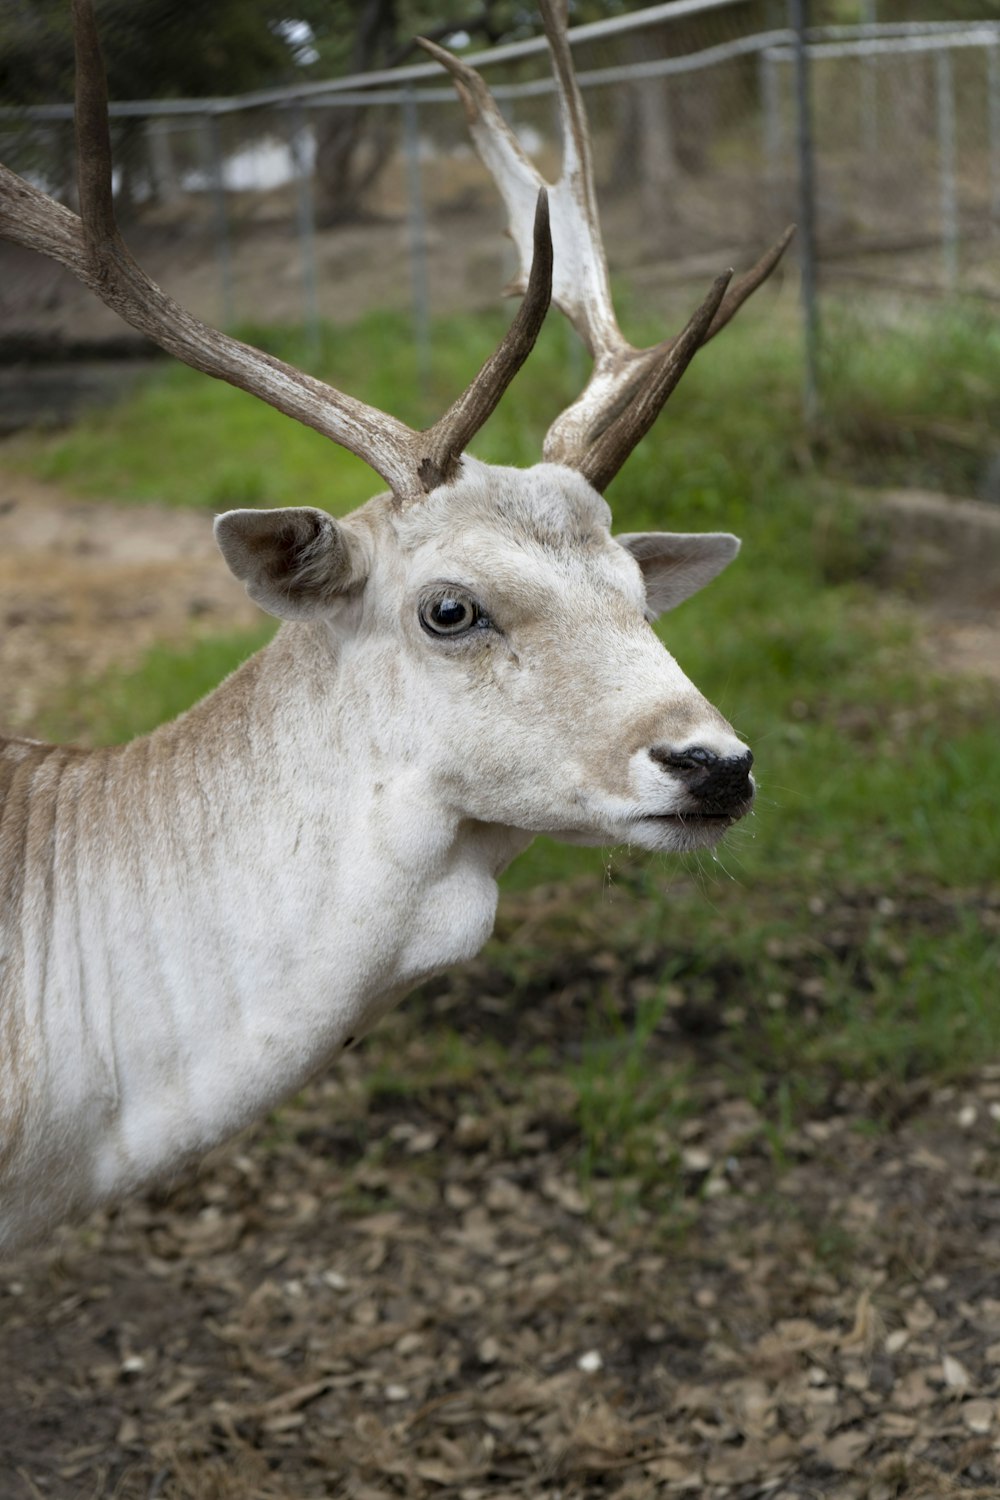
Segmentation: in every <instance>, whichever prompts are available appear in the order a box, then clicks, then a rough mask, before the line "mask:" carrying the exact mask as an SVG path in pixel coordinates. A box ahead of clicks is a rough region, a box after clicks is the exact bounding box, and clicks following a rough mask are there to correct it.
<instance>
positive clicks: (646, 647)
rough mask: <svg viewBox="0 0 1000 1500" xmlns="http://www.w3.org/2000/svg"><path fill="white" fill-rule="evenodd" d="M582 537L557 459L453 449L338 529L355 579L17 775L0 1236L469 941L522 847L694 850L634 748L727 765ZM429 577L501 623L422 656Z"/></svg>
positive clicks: (725, 745)
mask: <svg viewBox="0 0 1000 1500" xmlns="http://www.w3.org/2000/svg"><path fill="white" fill-rule="evenodd" d="M608 522H609V516H608V512H607V507H606V506H605V505H604V502H603V501H602V500H601V499H600V498H599V497H598V496H597V495H596V494H595V493H594V491H593V490H591V489H590V487H589V486H588V485H587V484H586V483H585V481H584V480H582V479H581V478H580V477H579V475H577V474H574V473H572V472H570V471H568V470H566V469H563V468H561V467H559V466H554V465H544V464H543V465H539V466H538V467H536V468H534V469H531V470H528V471H525V472H520V471H516V470H510V469H487V468H486V467H485V466H484V465H481V464H478V463H476V462H475V461H473V460H471V459H465V460H464V461H463V466H462V473H461V476H460V477H459V479H458V481H457V482H456V483H455V484H453V485H451V486H449V487H447V488H442V489H440V490H437V491H435V492H434V494H432V495H431V496H430V497H429V498H428V500H427V502H426V503H425V504H424V505H422V506H418V507H415V508H413V509H411V510H409V511H406V512H403V513H400V512H398V511H397V510H396V509H395V508H394V507H393V505H392V504H391V502H390V500H389V498H388V497H379V498H378V499H376V500H374V501H371V502H370V503H369V504H368V505H367V506H365V507H364V508H363V509H362V510H361V511H359V512H357V513H356V514H355V515H354V516H353V517H351V518H349V519H348V520H347V521H346V522H343V523H339V524H340V526H341V528H342V530H343V532H344V534H345V536H347V537H348V538H349V543H350V547H349V550H350V554H351V558H352V567H354V568H355V572H356V571H357V569H358V568H360V567H361V566H362V563H361V562H359V561H358V560H359V559H361V560H362V561H363V564H364V566H365V567H366V568H367V577H366V579H365V581H364V582H363V585H361V586H358V584H357V579H356V577H353V576H352V580H351V585H350V587H347V586H346V585H345V592H344V593H343V595H342V596H338V597H336V598H334V599H333V600H332V602H328V603H326V604H325V605H324V608H323V609H322V610H320V611H319V612H318V613H317V614H316V616H315V617H314V618H311V619H308V620H299V619H297V620H296V621H294V622H293V623H290V624H286V625H285V627H284V628H283V629H282V630H281V631H280V632H279V634H278V636H277V637H276V639H275V641H274V642H273V643H272V645H271V646H269V647H268V648H267V649H266V650H265V651H264V652H263V653H261V654H260V655H259V656H258V657H257V658H255V659H254V661H253V662H251V663H250V664H249V665H248V666H247V667H246V668H244V669H242V670H241V672H240V673H237V674H236V675H235V676H234V677H233V678H231V679H229V681H228V682H227V683H225V684H223V686H222V687H221V688H220V689H218V690H217V691H216V693H214V694H213V695H211V696H210V697H209V698H208V699H206V700H205V701H204V702H203V703H202V704H200V705H199V706H198V707H196V708H195V709H193V710H192V711H191V712H190V713H189V714H187V715H185V716H183V717H182V718H181V719H179V720H178V721H176V722H175V723H173V724H169V725H166V726H164V727H163V728H162V729H160V730H158V731H157V732H156V734H154V735H153V736H151V737H149V738H147V739H144V740H139V741H136V742H134V743H133V744H131V745H129V746H126V747H124V748H123V749H120V750H115V751H110V752H95V753H94V754H93V755H92V756H89V757H87V756H84V757H76V758H70V759H67V758H66V756H65V753H64V752H62V751H58V750H57V751H55V752H54V753H53V755H52V757H51V758H50V760H47V761H45V762H44V763H42V764H41V765H40V766H39V768H38V769H37V771H35V772H33V773H32V774H33V779H32V781H31V785H30V797H31V802H30V819H29V821H28V823H27V824H26V829H27V832H26V833H25V836H24V839H23V840H22V844H21V845H18V847H19V848H22V852H23V858H24V861H25V865H24V884H23V889H22V891H21V895H20V898H19V899H18V900H17V901H16V902H15V901H13V900H12V901H11V903H10V904H9V906H8V907H7V908H0V960H2V962H0V985H2V990H0V1042H2V1039H3V1038H4V1037H6V1038H7V1046H6V1050H5V1051H0V1244H4V1245H8V1246H9V1245H11V1244H13V1243H15V1242H17V1241H19V1240H21V1239H24V1238H25V1237H27V1236H29V1235H31V1234H33V1233H37V1232H38V1231H39V1230H40V1229H42V1228H44V1227H45V1226H46V1225H47V1224H50V1223H52V1222H53V1221H55V1220H56V1219H59V1218H62V1217H65V1216H67V1215H69V1214H73V1213H79V1212H82V1211H84V1210H86V1209H88V1208H89V1207H91V1206H92V1205H94V1204H96V1203H98V1202H101V1201H105V1200H108V1199H111V1198H114V1197H118V1196H120V1195H121V1194H123V1193H124V1192H127V1191H129V1190H130V1189H132V1188H135V1187H137V1186H139V1185H140V1184H142V1183H144V1182H147V1181H149V1180H150V1179H152V1178H155V1177H157V1176H162V1175H163V1174H164V1173H166V1172H169V1171H171V1170H174V1169H175V1168H176V1167H177V1166H178V1164H180V1163H182V1162H183V1161H184V1160H186V1159H188V1158H190V1157H192V1156H197V1155H199V1154H200V1153H202V1152H204V1151H205V1150H206V1149H207V1148H208V1147H210V1146H212V1145H214V1144H215V1143H216V1142H218V1141H220V1140H222V1139H224V1138H225V1137H227V1136H228V1135H231V1134H232V1133H233V1132H235V1131H237V1130H239V1129H240V1128H241V1127H242V1126H244V1125H246V1124H247V1123H248V1122H249V1121H251V1120H253V1119H254V1118H255V1117H257V1116H259V1115H261V1114H262V1113H264V1112H265V1111H267V1110H268V1109H270V1108H271V1107H272V1106H274V1105H275V1104H277V1103H278V1102H279V1101H280V1100H281V1099H283V1098H285V1097H286V1096H287V1095H289V1094H290V1093H292V1092H293V1091H294V1090H296V1089H298V1088H299V1087H300V1086H301V1085H302V1084H303V1083H304V1082H305V1081H306V1080H307V1079H308V1078H309V1077H310V1075H311V1074H312V1073H314V1072H315V1071H316V1070H317V1069H318V1068H320V1067H321V1066H322V1065H323V1064H324V1063H326V1062H327V1061H328V1060H329V1059H330V1058H331V1057H332V1056H333V1055H334V1054H336V1052H337V1051H338V1050H339V1049H341V1048H342V1047H343V1046H344V1045H345V1044H346V1043H347V1042H348V1040H349V1039H357V1038H359V1037H361V1036H363V1035H364V1033H365V1032H366V1031H368V1030H369V1029H370V1027H371V1026H372V1025H374V1023H375V1022H376V1021H377V1020H378V1019H379V1017H380V1016H381V1015H382V1014H383V1013H384V1012H385V1011H386V1010H387V1009H388V1008H389V1007H390V1006H391V1005H393V1004H394V1003H395V1002H396V1001H397V1000H398V999H399V998H400V997H401V996H402V995H403V994H404V993H405V992H406V991H407V990H408V989H409V988H411V987H412V986H413V985H414V984H416V983H418V982H419V981H421V980H422V979H424V978H425V977H427V976H428V975H431V974H434V973H436V972H439V971H440V970H442V969H445V968H447V967H448V966H449V965H451V964H454V963H458V962H460V961H461V960H463V959H466V958H468V957H470V956H471V955H473V954H474V953H476V951H477V950H478V949H479V948H480V947H481V945H482V944H483V942H484V941H485V940H486V938H487V937H488V935H489V933H490V931H491V928H492V924H493V918H494V912H495V907H496V900H497V887H496V877H497V875H498V874H499V872H500V871H501V870H503V869H504V867H505V866H506V865H507V864H508V863H509V862H510V860H511V859H512V858H514V856H515V855H516V854H518V853H519V852H520V851H521V850H522V849H524V848H525V847H526V846H527V844H528V843H529V842H530V840H531V838H532V836H533V835H535V834H537V833H540V832H546V833H553V834H556V835H558V836H561V837H564V838H568V839H571V840H573V841H576V842H583V843H591V844H597V845H601V844H608V843H616V842H620V841H626V840H627V841H629V842H631V843H633V844H637V845H639V846H642V847H645V848H649V849H661V850H662V849H671V848H679V847H687V846H691V845H692V844H694V843H697V842H702V843H704V842H707V841H708V839H709V837H710V835H708V834H694V833H691V832H690V831H689V830H688V831H685V829H684V827H683V826H680V827H678V826H677V825H672V824H670V823H663V822H658V821H656V820H657V819H658V818H660V817H662V815H663V814H668V813H672V812H676V811H681V810H683V807H684V805H685V792H684V789H683V787H682V786H681V785H680V783H679V782H678V781H677V780H676V778H674V777H673V776H671V775H669V774H668V773H667V772H665V771H664V770H663V769H662V768H661V767H659V766H658V765H656V764H654V762H653V761H652V760H651V759H650V757H649V756H648V754H647V753H646V752H647V748H648V745H649V744H652V743H659V742H671V741H677V740H678V739H680V740H682V741H683V742H684V743H687V744H691V743H701V744H706V745H709V746H710V747H711V748H714V749H716V750H717V752H718V753H720V754H727V755H735V754H741V753H742V751H743V747H742V745H741V744H740V742H739V741H738V740H736V739H735V737H734V736H733V734H732V731H731V730H730V729H729V728H728V726H727V725H726V724H725V722H724V721H723V720H722V719H721V717H720V716H719V715H718V713H717V712H716V711H715V710H714V709H712V708H710V706H709V705H708V704H707V703H706V702H705V700H704V699H703V698H701V696H700V695H699V694H698V692H697V691H696V689H695V688H694V687H693V686H692V684H691V683H690V682H689V681H688V679H687V678H686V677H685V676H684V674H683V672H682V671H681V669H680V668H679V667H678V665H677V664H676V662H675V661H674V660H673V658H672V657H671V656H670V655H669V654H668V653H667V652H666V651H665V650H664V649H663V647H662V645H661V644H660V642H659V641H658V640H657V638H656V636H655V635H654V634H653V632H652V631H651V629H650V628H649V626H648V625H647V623H646V621H645V619H644V608H645V604H646V599H645V592H644V587H643V579H642V575H641V573H640V570H639V567H638V565H637V564H636V562H635V561H634V559H633V557H632V556H631V555H630V554H629V553H628V552H627V551H626V550H624V548H622V547H621V546H619V545H618V544H617V543H616V542H615V541H614V540H613V539H612V538H611V536H610V533H609V531H608ZM234 524H235V523H234ZM312 566H313V564H312V563H310V567H312ZM441 581H445V582H449V583H452V584H454V585H462V586H464V587H465V588H467V589H468V590H469V591H470V592H471V593H473V594H474V595H475V597H476V598H477V599H478V600H480V601H481V603H482V605H483V607H484V608H485V609H486V611H487V613H488V614H489V615H490V616H491V617H492V618H493V619H494V620H495V622H496V627H497V629H496V630H493V631H485V632H482V633H481V635H480V636H478V637H476V638H475V639H472V640H470V641H466V642H456V641H447V640H438V639H434V638H431V637H430V636H428V634H427V632H426V630H425V629H424V628H423V627H422V626H421V624H420V621H419V618H418V603H419V600H420V597H421V594H422V591H423V590H425V589H426V588H427V587H428V586H430V585H433V584H435V583H436V582H441ZM297 608H298V606H297ZM0 752H3V746H2V744H0ZM5 753H7V754H8V755H9V756H11V757H12V758H14V759H16V758H17V756H19V755H21V756H23V755H25V754H27V750H26V748H25V747H24V746H21V747H18V746H12V745H8V747H7V751H6V752H5ZM7 806H8V824H7V827H8V829H10V827H11V824H10V821H9V818H10V816H12V815H10V813H9V809H10V807H11V806H13V803H12V801H11V797H10V796H8V804H7ZM4 816H5V814H4V810H3V807H2V806H0V834H2V833H3V831H4V826H5V825H4V822H3V819H4ZM11 837H13V834H11ZM3 847H4V846H3V844H2V841H0V849H2V848H3ZM11 857H15V856H11ZM2 874H3V871H2V870H0V875H2ZM0 889H2V886H0Z"/></svg>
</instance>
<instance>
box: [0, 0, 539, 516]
mask: <svg viewBox="0 0 1000 1500" xmlns="http://www.w3.org/2000/svg"><path fill="white" fill-rule="evenodd" d="M73 26H74V38H75V46H76V137H77V155H78V171H79V185H80V214H79V216H78V215H76V214H74V213H72V212H70V210H69V209H67V208H64V207H63V206H62V205H61V204H58V203H56V202H54V200H53V199H51V198H49V197H47V195H46V194H45V193H42V192H40V191H39V190H38V189H37V188H35V187H32V186H31V184H30V183H27V182H25V181H24V180H23V178H21V177H19V176H18V175H17V174H16V173H15V172H11V171H10V170H9V169H8V168H6V167H3V166H0V236H2V237H3V238H6V239H9V240H12V241H13V242H14V243H15V244H19V245H23V246H25V247H26V248H28V249H31V250H36V251H39V252H40V253H41V254H43V255H46V256H49V257H50V258H52V259H54V260H57V261H59V262H60V264H61V265H64V266H66V267H67V269H68V270H70V271H71V272H72V273H73V275H74V276H76V277H77V278H78V279H79V280H80V281H82V282H83V283H84V285H86V286H87V287H89V288H90V289H91V291H93V292H95V293H96V294H97V296H98V297H99V298H100V299H101V301H102V302H104V303H106V304H107V306H109V307H111V308H112V309H113V310H114V311H115V312H117V313H118V314H119V315H120V316H121V317H122V318H124V319H125V321H126V322H128V323H130V324H131V325H132V327H133V328H136V329H138V330H139V332H140V333H143V334H145V335H146V337H147V338H150V339H152V341H153V342H154V343H156V344H159V345H160V347H161V348H163V349H165V350H167V352H168V353H170V354H173V355H175V356H176V357H177V358H178V359H180V360H183V362H184V363H185V364H188V365H192V366H193V367H194V368H195V369H196V370H201V371H203V372H204V373H205V374H207V375H213V376H215V377H217V378H218V379H220V380H225V381H228V382H229V384H230V385H235V386H238V387H239V388H240V389H241V390H244V391H248V392H249V393H250V394H251V395H254V396H258V397H260V399H261V400H262V401H266V402H267V404H268V405H269V406H273V407H275V408H276V409H277V410H278V411H281V412H283V413H285V415H286V416H290V417H293V418H294V419H295V420H296V421H298V422H302V423H304V424H305V425H306V426H307V427H312V428H313V429H314V430H315V431H317V432H320V433H322V434H323V435H324V436H325V437H328V438H331V439H332V440H333V441H334V442H336V443H338V444H339V445H340V446H341V447H344V448H347V449H348V450H349V451H350V452H351V453H354V454H356V455H357V456H358V457H359V458H362V459H364V461H365V462H366V463H368V464H370V465H371V467H372V468H373V469H374V470H375V472H376V473H377V474H379V475H381V477H382V478H383V479H384V480H385V481H386V483H387V484H388V485H389V486H390V488H391V489H392V491H393V494H394V495H395V497H396V500H397V502H398V503H399V504H400V505H406V504H412V503H415V502H416V501H419V500H421V499H423V497H424V495H425V494H426V492H427V491H428V490H429V489H431V488H433V487H434V485H435V484H438V483H444V482H447V480H448V479H450V478H452V477H454V474H455V472H456V469H457V461H458V458H459V456H460V454H461V452H462V449H463V448H464V446H465V444H466V443H467V442H468V441H469V439H470V438H471V437H472V435H473V433H474V432H475V431H476V430H477V429H478V427H480V426H481V425H482V423H483V422H485V420H486V418H487V417H488V416H489V415H490V413H491V412H492V411H493V409H494V407H495V406H496V404H497V402H498V401H499V399H500V397H501V395H502V394H503V392H504V390H505V389H506V387H507V385H508V384H509V383H510V381H511V380H512V379H513V377H514V375H515V373H516V372H517V370H518V369H519V368H520V366H521V364H522V363H523V362H524V360H525V358H526V357H527V355H528V352H529V351H530V349H531V346H532V344H533V343H534V340H535V337H536V336H537V333H538V329H539V328H540V326H541V322H542V319H543V318H544V316H545V311H546V308H547V307H548V302H549V295H550V287H551V267H552V246H551V240H550V238H549V230H548V215H547V211H546V207H545V205H544V204H543V203H540V204H539V206H538V211H537V216H536V226H535V230H534V231H533V236H532V244H533V247H534V249H533V254H532V265H533V270H532V275H531V277H530V293H529V295H528V297H526V299H525V304H524V306H523V307H522V308H521V309H520V311H519V314H518V317H517V318H516V319H515V320H514V323H513V324H512V325H511V329H510V331H509V332H508V335H507V337H506V338H505V339H504V341H503V342H502V344H501V346H500V348H499V349H498V350H497V352H496V353H495V354H494V355H493V356H491V358H490V359H489V360H487V362H486V364H485V365H484V366H483V369H482V370H481V371H480V372H479V374H478V375H477V376H476V378H475V380H474V381H473V382H472V383H471V385H470V386H469V388H468V390H467V391H466V392H465V393H464V394H463V395H462V396H461V397H460V398H459V399H458V401H456V402H455V403H454V404H453V405H452V407H451V408H450V410H449V411H448V412H447V413H446V414H445V416H444V417H443V418H442V419H441V420H440V421H439V422H437V423H435V425H434V426H433V427H432V428H431V429H430V430H429V431H428V432H427V433H420V432H415V431H414V430H413V429H412V428H410V427H408V426H407V425H406V424H405V423H403V422H400V421H399V420H398V418H396V417H392V416H389V415H388V414H387V413H385V412H382V411H380V410H379V409H378V408H377V407H373V406H368V405H366V403H365V402H363V401H358V400H356V399H355V398H354V397H352V396H347V395H345V394H344V393H343V392H342V391H339V390H337V389H336V388H335V387H334V386H331V385H327V384H326V383H325V382H324V381H321V380H317V379H315V378H314V377H313V376H311V375H307V374H306V373H305V372H304V371H302V370H299V369H296V368H295V367H294V366H293V365H289V364H286V363H285V362H284V361H283V360H280V359H276V358H275V357H274V356H273V355H270V354H265V353H264V352H263V351H262V350H260V349H255V348H253V347H252V345H249V344H244V343H241V342H240V341H239V340H238V339H234V338H231V337H230V336H229V335H228V334H225V333H222V332H220V331H219V330H218V329H215V328H212V327H210V326H209V325H208V324H206V323H203V322H202V321H201V320H200V319H199V318H196V317H194V316H193V315H192V314H191V313H189V312H187V311H186V309H184V308H183V307H181V306H180V305H179V304H178V303H177V302H175V301H174V300H173V298H171V297H168V296H167V295H166V294H165V293H164V292H163V291H161V289H160V288H159V287H158V286H157V285H156V283H155V282H153V281H152V280H151V279H150V278H149V277H148V276H147V275H146V273H145V272H144V271H143V270H142V269H141V267H140V266H139V265H137V264H136V262H135V261H134V260H133V259H132V256H131V255H130V253H129V251H128V249H127V248H126V246H125V243H124V241H123V240H122V238H121V234H120V233H119V230H118V226H117V223H116V221H115V215H114V203H113V197H112V188H111V182H112V176H111V137H110V129H109V124H108V96H107V81H106V77H105V72H104V65H103V62H102V59H101V51H100V44H99V41H98V36H97V26H96V23H95V19H94V9H93V0H73Z"/></svg>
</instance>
